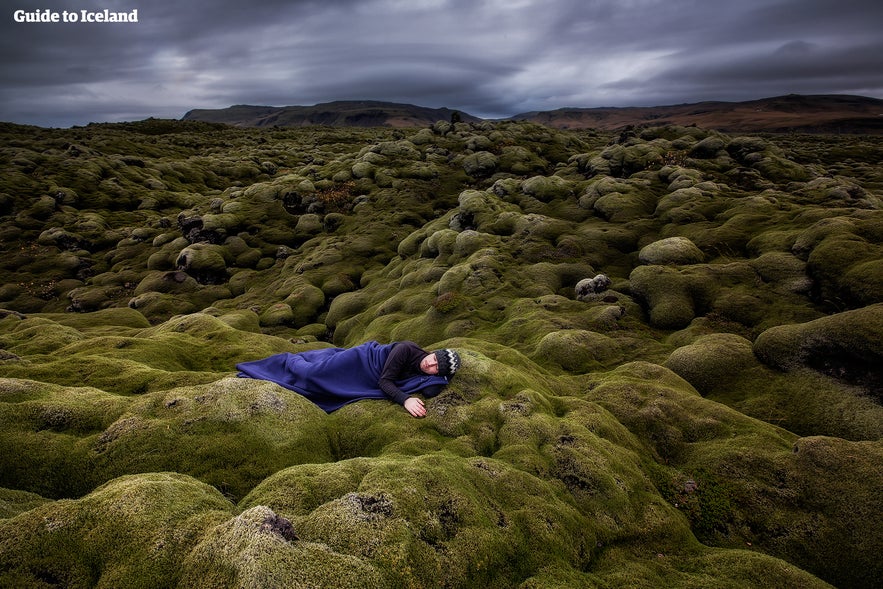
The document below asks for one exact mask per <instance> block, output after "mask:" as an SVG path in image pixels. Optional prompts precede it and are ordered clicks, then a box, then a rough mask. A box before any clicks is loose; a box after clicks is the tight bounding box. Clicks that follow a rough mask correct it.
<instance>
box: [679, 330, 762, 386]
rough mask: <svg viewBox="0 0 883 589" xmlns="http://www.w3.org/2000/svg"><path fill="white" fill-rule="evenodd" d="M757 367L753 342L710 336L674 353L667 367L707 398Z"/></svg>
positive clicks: (738, 337)
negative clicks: (708, 394) (747, 370)
mask: <svg viewBox="0 0 883 589" xmlns="http://www.w3.org/2000/svg"><path fill="white" fill-rule="evenodd" d="M755 365H757V360H756V359H755V357H754V352H753V350H752V347H751V342H750V341H748V340H747V339H745V338H743V337H740V336H738V335H733V334H726V333H721V334H711V335H707V336H703V337H700V338H698V339H697V340H696V341H695V342H693V343H692V344H690V345H689V346H684V347H681V348H678V349H677V350H675V351H674V352H672V354H671V356H669V358H668V360H666V362H665V366H666V367H667V368H670V369H671V370H673V371H674V372H676V373H677V374H678V375H679V376H681V377H683V378H684V380H686V381H687V382H689V383H690V384H692V385H693V386H694V387H696V389H697V390H698V391H699V392H701V393H703V394H707V393H710V392H712V391H713V390H715V389H720V388H726V387H728V386H730V382H731V381H732V380H733V379H734V378H736V377H737V376H738V375H739V374H740V373H742V372H743V371H745V370H746V369H749V368H751V367H753V366H755Z"/></svg>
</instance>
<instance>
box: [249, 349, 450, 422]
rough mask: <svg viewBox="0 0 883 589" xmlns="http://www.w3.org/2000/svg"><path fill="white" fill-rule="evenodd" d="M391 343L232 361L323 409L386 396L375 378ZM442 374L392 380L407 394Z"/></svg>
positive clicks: (436, 382)
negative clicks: (238, 361) (246, 360)
mask: <svg viewBox="0 0 883 589" xmlns="http://www.w3.org/2000/svg"><path fill="white" fill-rule="evenodd" d="M394 345H395V344H380V343H377V342H373V341H372V342H368V343H365V344H362V345H360V346H356V347H354V348H324V349H321V350H309V351H307V352H300V353H298V354H291V353H288V352H284V353H282V354H276V355H274V356H269V357H267V358H263V359H261V360H254V361H252V362H242V363H240V364H237V365H236V368H237V369H238V370H239V376H240V377H245V378H257V379H262V380H269V381H272V382H275V383H276V384H279V385H281V386H283V387H285V388H287V389H290V390H292V391H295V392H297V393H300V394H301V395H303V396H304V397H306V398H307V399H309V400H310V401H312V402H313V403H315V404H316V405H318V406H319V407H321V408H322V409H324V410H325V411H326V412H327V413H331V412H332V411H334V410H336V409H340V408H341V407H343V406H344V405H346V404H347V403H352V402H353V401H359V400H361V399H389V397H387V396H386V394H385V393H384V392H383V391H382V390H380V385H379V384H378V381H379V380H380V374H381V372H383V365H384V364H385V363H386V359H387V357H388V356H389V352H390V350H392V347H393V346H394ZM446 384H448V379H447V378H445V377H443V376H431V375H428V374H427V375H419V376H414V377H411V378H408V379H406V380H402V381H398V382H396V385H397V386H398V387H399V388H400V389H402V391H404V392H405V393H407V394H409V395H410V394H413V393H416V392H419V391H421V390H423V389H425V388H426V387H430V386H438V385H446Z"/></svg>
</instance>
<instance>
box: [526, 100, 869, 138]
mask: <svg viewBox="0 0 883 589" xmlns="http://www.w3.org/2000/svg"><path fill="white" fill-rule="evenodd" d="M512 119H513V120H523V121H532V122H535V123H540V124H542V125H547V126H549V127H555V128H556V129H587V128H594V129H603V130H615V129H621V128H623V127H626V126H628V125H648V124H652V125H668V124H675V125H696V126H698V127H703V128H706V129H717V130H720V131H726V132H754V133H757V132H770V133H776V132H785V131H795V132H805V133H867V134H881V133H883V100H878V99H876V98H867V97H864V96H846V95H817V96H804V95H798V94H789V95H787V96H778V97H775V98H763V99H760V100H751V101H747V102H699V103H695V104H678V105H672V106H654V107H631V108H616V107H611V108H560V109H558V110H552V111H543V112H529V113H523V114H519V115H516V116H514V117H512Z"/></svg>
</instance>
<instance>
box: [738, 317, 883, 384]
mask: <svg viewBox="0 0 883 589" xmlns="http://www.w3.org/2000/svg"><path fill="white" fill-rule="evenodd" d="M881 317H883V305H881V304H877V305H871V306H870V307H865V308H863V309H858V310H855V311H846V312H844V313H838V314H835V315H830V316H828V317H822V318H819V319H816V320H814V321H810V322H808V323H803V324H797V325H782V326H779V327H773V328H770V329H768V330H766V331H764V332H763V333H762V334H760V336H758V338H757V340H756V341H755V343H754V351H755V353H756V354H757V356H758V357H759V358H760V359H761V360H762V361H763V362H765V363H767V364H770V365H772V366H775V367H777V368H780V369H783V370H793V369H796V368H799V367H809V368H813V369H815V370H819V371H820V372H823V373H826V374H830V375H832V376H834V377H836V378H840V379H843V380H845V381H847V382H850V383H854V384H858V385H859V386H862V387H865V388H866V389H867V390H868V391H869V392H872V393H873V392H874V391H878V390H880V384H881V383H880V381H879V376H878V375H877V373H876V372H875V369H874V368H872V367H874V366H878V365H879V362H880V361H881V357H880V356H881V351H883V339H881V336H880V334H881V333H883V331H881V326H880V322H881Z"/></svg>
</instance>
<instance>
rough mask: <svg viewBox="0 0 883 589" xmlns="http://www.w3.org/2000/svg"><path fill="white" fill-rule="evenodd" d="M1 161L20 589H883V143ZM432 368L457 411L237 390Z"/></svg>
mask: <svg viewBox="0 0 883 589" xmlns="http://www.w3.org/2000/svg"><path fill="white" fill-rule="evenodd" d="M265 115H266V113H265V114H264V115H259V116H258V115H255V113H251V114H248V116H250V117H254V116H257V119H253V120H258V119H260V120H264V119H261V117H264V116H265ZM225 122H230V121H225ZM0 146H2V150H0V170H2V173H0V275H2V279H3V280H2V285H0V445H2V447H3V449H4V450H3V452H2V453H0V586H3V587H53V586H64V587H96V586H97V587H121V586H162V587H206V588H208V587H220V586H224V587H297V586H314V587H315V586H320V587H372V588H373V587H390V588H398V587H449V588H458V587H464V588H466V587H476V586H483V587H522V588H524V589H528V588H561V587H598V588H606V587H659V586H669V587H766V586H775V587H793V588H801V589H804V588H807V587H810V588H813V587H819V588H822V587H831V586H835V587H841V588H846V587H854V588H871V587H877V586H878V585H879V579H880V578H883V564H881V559H880V554H881V552H883V526H880V525H879V524H880V519H879V518H880V516H879V514H880V513H883V472H881V469H880V464H881V463H883V407H881V402H883V399H881V388H883V382H881V371H880V369H879V366H880V365H881V361H883V335H881V334H883V169H881V166H880V162H881V161H883V140H881V139H880V138H879V137H876V136H871V135H861V136H856V135H803V134H795V133H789V134H782V135H762V136H761V135H751V134H741V133H723V132H719V131H715V130H709V129H705V128H701V127H692V126H681V125H671V124H666V125H658V126H648V127H643V128H631V129H626V130H618V131H615V132H614V131H606V130H603V129H571V130H561V129H555V128H552V127H550V126H545V125H539V124H536V123H532V122H528V121H498V122H488V121H476V122H468V121H466V120H465V116H464V121H463V122H459V123H451V122H449V120H447V119H444V120H440V121H437V122H433V123H431V124H427V125H423V126H416V127H401V128H395V127H389V126H386V127H372V128H366V127H359V126H330V125H329V126H291V127H286V126H279V127H274V126H273V125H265V126H262V127H258V128H253V127H235V126H231V125H228V124H219V123H218V122H204V121H195V120H186V121H168V120H155V119H150V120H146V121H140V122H134V123H120V124H99V125H89V126H87V127H79V128H73V129H61V130H60V129H41V128H36V127H23V126H18V125H11V124H0ZM601 275H603V276H606V277H607V280H604V279H602V278H600V276H601ZM402 339H410V340H414V341H416V342H417V343H418V344H420V345H421V346H423V347H425V348H427V349H434V348H437V347H451V348H455V349H457V350H458V351H459V352H460V354H461V356H462V357H463V366H462V368H461V369H460V371H459V372H458V374H457V375H456V377H455V378H454V379H453V380H452V383H451V385H450V386H449V387H448V388H447V389H446V390H445V391H444V392H443V393H442V394H440V395H439V396H437V397H434V398H432V399H428V400H427V403H426V405H427V410H428V413H427V416H426V418H424V419H414V418H412V417H410V416H409V415H408V414H407V413H406V412H405V411H404V409H403V408H402V407H400V406H398V405H395V404H393V403H391V402H386V401H361V402H357V403H353V404H350V405H347V406H345V407H343V408H342V409H340V410H338V411H336V412H334V413H331V414H326V413H324V412H323V411H322V410H321V409H319V408H318V407H316V406H315V405H313V404H312V403H310V402H309V401H307V400H306V399H305V398H303V397H301V396H300V395H298V394H296V393H294V392H292V391H289V390H287V389H284V388H282V387H280V386H278V385H275V384H272V383H269V382H263V381H258V380H251V379H241V378H237V377H236V370H235V365H236V363H238V362H242V361H248V360H254V359H258V358H262V357H265V356H268V355H271V354H275V353H280V352H299V351H305V350H311V349H317V348H325V347H331V346H353V345H357V344H360V343H362V342H366V341H370V340H377V341H380V342H383V343H386V342H390V341H396V340H402Z"/></svg>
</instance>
